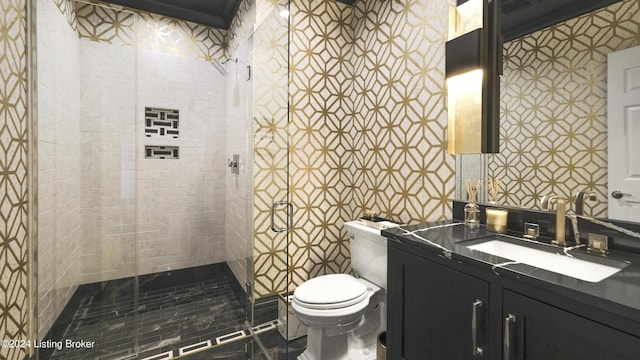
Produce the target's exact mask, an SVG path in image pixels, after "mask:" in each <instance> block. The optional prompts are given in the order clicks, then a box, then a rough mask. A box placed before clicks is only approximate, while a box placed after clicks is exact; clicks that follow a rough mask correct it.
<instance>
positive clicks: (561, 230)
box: [540, 195, 567, 246]
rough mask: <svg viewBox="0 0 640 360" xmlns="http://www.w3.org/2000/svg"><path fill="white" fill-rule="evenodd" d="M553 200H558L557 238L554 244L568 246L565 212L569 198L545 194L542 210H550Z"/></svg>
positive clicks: (542, 200)
mask: <svg viewBox="0 0 640 360" xmlns="http://www.w3.org/2000/svg"><path fill="white" fill-rule="evenodd" d="M551 200H555V201H556V204H557V205H556V240H555V241H553V243H554V244H556V245H559V246H566V245H567V242H566V241H565V214H566V211H567V205H566V204H567V198H566V197H564V196H560V195H552V196H543V197H542V199H541V200H540V202H541V204H540V207H541V208H542V210H550V209H549V203H550V202H551Z"/></svg>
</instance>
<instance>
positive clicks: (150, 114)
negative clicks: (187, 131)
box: [144, 107, 180, 139]
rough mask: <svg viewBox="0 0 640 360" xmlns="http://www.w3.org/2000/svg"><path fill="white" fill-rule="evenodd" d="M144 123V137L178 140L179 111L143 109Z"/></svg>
mask: <svg viewBox="0 0 640 360" xmlns="http://www.w3.org/2000/svg"><path fill="white" fill-rule="evenodd" d="M144 121H145V126H144V133H145V136H146V137H154V136H167V137H171V138H173V139H177V138H178V135H179V129H178V125H179V121H180V111H179V110H173V109H158V108H152V107H145V108H144Z"/></svg>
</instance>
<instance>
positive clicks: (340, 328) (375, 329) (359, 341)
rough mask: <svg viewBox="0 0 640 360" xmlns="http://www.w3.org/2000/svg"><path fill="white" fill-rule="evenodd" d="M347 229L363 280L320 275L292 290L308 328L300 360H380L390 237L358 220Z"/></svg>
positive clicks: (295, 305) (355, 266) (298, 312)
mask: <svg viewBox="0 0 640 360" xmlns="http://www.w3.org/2000/svg"><path fill="white" fill-rule="evenodd" d="M392 225H395V226H397V225H396V224H392ZM345 227H346V228H347V232H348V235H349V239H350V244H351V256H352V268H353V271H354V273H355V274H357V275H358V276H359V277H354V276H352V275H349V274H330V275H322V276H318V277H316V278H313V279H310V280H307V281H305V282H304V283H302V284H301V285H300V286H299V287H298V288H297V289H296V290H295V291H294V293H293V301H292V307H293V310H294V311H295V314H296V317H297V318H298V320H299V321H300V322H301V323H303V324H305V325H306V326H307V328H308V329H307V348H306V350H305V351H304V352H303V353H302V354H301V355H300V356H298V360H347V359H349V360H373V359H375V358H376V340H377V335H378V333H379V332H380V331H381V330H384V329H385V328H386V292H385V291H386V290H385V287H386V256H387V244H386V239H385V238H384V237H382V236H381V235H380V229H379V228H378V229H375V228H371V227H370V226H367V225H366V224H363V223H361V222H358V221H351V222H348V223H346V224H345ZM364 258H366V261H363V260H364Z"/></svg>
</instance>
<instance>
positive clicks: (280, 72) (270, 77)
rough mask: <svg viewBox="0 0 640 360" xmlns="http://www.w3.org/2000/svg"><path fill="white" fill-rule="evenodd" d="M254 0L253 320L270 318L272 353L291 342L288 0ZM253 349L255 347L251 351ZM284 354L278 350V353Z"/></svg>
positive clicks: (284, 350) (274, 355)
mask: <svg viewBox="0 0 640 360" xmlns="http://www.w3.org/2000/svg"><path fill="white" fill-rule="evenodd" d="M262 5H263V6H262V7H261V6H260V5H257V8H258V9H257V10H256V30H255V32H254V33H253V35H252V37H251V44H252V45H251V49H252V54H251V58H252V71H251V73H252V82H253V84H252V95H251V96H252V103H253V105H252V107H251V108H252V112H253V114H252V115H253V131H252V144H253V254H252V256H253V257H252V260H253V261H252V263H253V274H252V276H251V279H252V286H251V289H252V291H251V293H252V296H251V299H252V305H253V311H252V317H251V323H252V325H254V326H256V325H267V324H269V323H273V324H274V325H276V326H277V331H271V333H269V334H265V335H264V336H263V335H260V334H258V336H257V338H258V339H269V341H267V342H266V344H269V345H268V346H263V347H262V349H261V351H262V352H266V353H267V354H266V355H268V356H271V358H279V355H278V354H283V353H284V354H286V353H287V351H288V350H287V349H288V344H289V341H288V339H289V330H288V326H287V324H288V318H289V316H290V313H289V311H288V310H289V309H288V303H287V301H286V299H287V295H288V284H289V266H288V253H287V250H288V249H287V244H288V239H289V233H290V229H291V227H292V226H293V221H294V214H293V211H294V209H293V207H292V205H291V203H290V199H289V128H288V125H289V108H288V106H289V104H288V90H289V88H288V82H289V67H288V64H289V53H288V41H289V18H288V8H289V5H288V3H281V4H278V5H276V6H274V5H269V6H271V8H269V7H268V6H267V5H266V4H262ZM254 352H255V351H254ZM281 356H282V355H280V357H281Z"/></svg>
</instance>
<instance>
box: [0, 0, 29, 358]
mask: <svg viewBox="0 0 640 360" xmlns="http://www.w3.org/2000/svg"><path fill="white" fill-rule="evenodd" d="M26 10H27V3H26V1H24V0H3V1H2V2H0V17H1V19H0V21H1V23H2V24H3V25H2V27H3V31H2V33H3V36H0V48H2V49H3V53H2V56H0V74H1V75H2V76H1V77H0V82H1V86H2V104H3V105H2V106H0V145H1V147H0V149H1V151H0V164H1V166H2V173H3V174H2V178H1V179H2V180H1V181H0V212H1V213H2V217H1V218H0V226H1V227H2V231H0V243H1V244H2V246H0V308H2V312H0V338H1V339H7V340H9V339H10V340H26V339H27V338H28V332H29V320H28V319H29V316H30V309H29V307H28V306H29V302H28V291H29V290H28V283H29V281H28V275H29V274H28V273H27V272H28V269H29V256H28V250H29V249H28V238H27V235H28V234H27V231H28V228H27V224H28V223H29V219H28V215H29V211H30V209H29V208H28V207H29V200H28V193H27V186H28V184H29V181H28V178H27V174H28V171H29V169H28V166H29V164H28V152H29V151H30V150H29V149H28V147H30V146H31V144H30V143H29V141H28V140H30V139H28V134H27V123H28V118H27V106H29V104H27V98H28V96H27V66H28V64H27V33H26V29H27V11H26ZM26 354H27V349H24V348H20V347H18V346H16V347H6V346H2V347H0V358H2V359H8V360H16V359H23V358H24V357H25V355H26Z"/></svg>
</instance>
